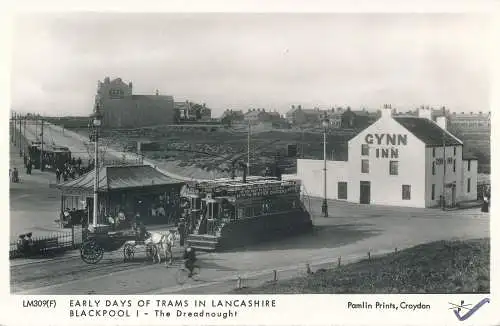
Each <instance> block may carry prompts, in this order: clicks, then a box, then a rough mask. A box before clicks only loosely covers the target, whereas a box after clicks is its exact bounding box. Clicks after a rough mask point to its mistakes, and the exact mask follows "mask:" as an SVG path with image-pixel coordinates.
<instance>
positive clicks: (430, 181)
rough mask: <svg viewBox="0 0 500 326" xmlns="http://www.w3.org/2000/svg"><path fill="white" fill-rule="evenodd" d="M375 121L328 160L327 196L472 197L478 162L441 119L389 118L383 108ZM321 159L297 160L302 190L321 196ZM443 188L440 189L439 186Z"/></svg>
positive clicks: (427, 201)
mask: <svg viewBox="0 0 500 326" xmlns="http://www.w3.org/2000/svg"><path fill="white" fill-rule="evenodd" d="M381 114H382V116H381V118H380V119H379V120H377V121H376V122H375V123H373V124H372V125H370V126H369V127H368V128H366V129H364V130H363V131H362V132H360V133H358V134H357V135H356V136H355V137H354V138H352V139H351V140H350V141H349V142H348V160H347V161H327V197H328V198H330V199H339V200H346V201H350V202H356V203H362V204H381V205H393V206H409V207H436V206H440V204H441V198H442V196H444V198H445V203H446V205H447V206H454V205H455V204H456V203H457V202H459V201H468V200H476V199H477V193H476V189H477V161H476V160H475V159H474V158H473V157H464V156H463V154H462V150H463V143H462V142H461V141H460V140H459V139H457V138H456V137H455V136H453V135H452V134H451V133H449V132H448V131H447V130H446V119H445V118H444V117H443V118H442V119H438V122H437V123H436V122H434V121H432V119H431V111H430V110H425V109H424V110H419V116H418V117H414V116H397V117H392V109H391V108H390V107H385V108H384V109H383V110H382V112H381ZM323 164H324V163H323V160H303V159H299V160H298V161H297V176H298V177H299V178H300V179H301V180H302V184H303V186H304V188H305V192H306V193H307V194H308V195H311V196H317V197H323V195H324V194H323V185H324V181H323V180H324V175H323ZM443 190H444V191H443Z"/></svg>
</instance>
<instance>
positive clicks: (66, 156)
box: [26, 141, 71, 171]
mask: <svg viewBox="0 0 500 326" xmlns="http://www.w3.org/2000/svg"><path fill="white" fill-rule="evenodd" d="M41 147H42V143H41V142H40V141H32V142H30V143H29V144H28V145H27V148H26V152H27V153H28V156H29V157H30V158H31V162H32V163H33V167H34V168H35V169H40V152H41V150H42V148H41ZM43 154H44V156H45V157H46V162H45V168H46V169H47V170H49V171H55V170H56V168H57V167H58V166H63V165H64V163H65V162H68V161H69V160H71V151H70V150H69V148H68V147H64V146H56V145H51V144H46V143H44V144H43Z"/></svg>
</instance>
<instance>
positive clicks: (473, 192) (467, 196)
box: [462, 160, 477, 200]
mask: <svg viewBox="0 0 500 326" xmlns="http://www.w3.org/2000/svg"><path fill="white" fill-rule="evenodd" d="M467 162H468V161H467V160H464V161H463V164H462V171H463V196H462V200H476V199H477V160H471V161H470V163H471V164H470V171H468V163H467ZM468 178H470V179H471V180H470V192H467V179H468Z"/></svg>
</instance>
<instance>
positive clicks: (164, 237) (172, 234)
mask: <svg viewBox="0 0 500 326" xmlns="http://www.w3.org/2000/svg"><path fill="white" fill-rule="evenodd" d="M178 238H179V232H178V231H177V230H170V231H169V232H168V233H166V234H165V233H157V232H151V233H150V237H149V238H147V239H146V240H145V241H144V244H146V245H152V246H154V247H155V249H156V250H155V251H156V255H153V263H154V262H155V261H156V260H158V263H161V253H163V254H164V255H165V265H166V264H167V261H168V257H169V255H170V264H172V261H173V259H174V255H173V253H172V247H174V246H175V241H176V240H177V239H178Z"/></svg>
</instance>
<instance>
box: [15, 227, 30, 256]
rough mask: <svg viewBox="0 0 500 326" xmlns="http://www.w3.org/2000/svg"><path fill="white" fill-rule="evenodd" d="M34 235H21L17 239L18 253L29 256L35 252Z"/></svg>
mask: <svg viewBox="0 0 500 326" xmlns="http://www.w3.org/2000/svg"><path fill="white" fill-rule="evenodd" d="M33 246H34V243H33V233H32V232H29V233H26V234H21V235H19V238H18V239H17V251H18V252H20V253H22V254H25V255H27V254H29V253H31V252H33Z"/></svg>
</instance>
